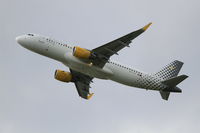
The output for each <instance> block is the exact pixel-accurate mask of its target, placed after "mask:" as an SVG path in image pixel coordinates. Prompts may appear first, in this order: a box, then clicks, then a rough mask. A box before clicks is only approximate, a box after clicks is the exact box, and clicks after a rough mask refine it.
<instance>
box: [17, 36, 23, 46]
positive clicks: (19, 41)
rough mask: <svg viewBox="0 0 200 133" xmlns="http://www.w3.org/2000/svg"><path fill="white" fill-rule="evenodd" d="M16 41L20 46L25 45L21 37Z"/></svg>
mask: <svg viewBox="0 0 200 133" xmlns="http://www.w3.org/2000/svg"><path fill="white" fill-rule="evenodd" d="M16 41H17V43H19V44H20V45H21V44H22V43H23V39H22V37H21V36H18V37H16Z"/></svg>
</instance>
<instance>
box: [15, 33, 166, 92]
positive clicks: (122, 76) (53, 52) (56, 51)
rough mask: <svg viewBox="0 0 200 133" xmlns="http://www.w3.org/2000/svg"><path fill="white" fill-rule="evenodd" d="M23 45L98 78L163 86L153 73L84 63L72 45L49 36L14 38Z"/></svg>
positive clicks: (138, 84) (113, 65)
mask: <svg viewBox="0 0 200 133" xmlns="http://www.w3.org/2000/svg"><path fill="white" fill-rule="evenodd" d="M16 40H17V42H18V43H19V44H21V45H22V46H23V47H25V48H27V49H29V50H31V51H33V52H36V53H38V54H41V55H44V56H47V57H49V58H52V59H55V60H57V61H59V62H62V63H63V64H64V65H66V66H68V67H69V68H70V69H72V70H75V71H78V72H80V73H83V74H86V75H89V76H91V77H96V78H100V79H110V80H113V81H116V82H119V83H121V84H125V85H128V86H133V87H138V88H144V89H151V90H160V89H163V88H165V86H164V85H162V84H161V83H160V82H161V81H162V79H161V78H159V77H156V76H155V75H150V74H146V73H143V72H139V71H137V70H134V69H132V68H129V67H127V66H124V65H121V64H119V63H115V62H113V61H108V62H107V63H106V64H105V66H104V67H103V68H99V67H96V66H94V65H92V64H88V63H85V62H84V61H83V60H82V59H79V58H77V57H75V56H73V55H72V53H73V47H72V46H69V45H67V44H64V43H61V42H59V41H56V40H54V39H51V38H49V37H44V36H39V35H35V34H34V35H33V34H28V35H23V36H19V37H17V38H16Z"/></svg>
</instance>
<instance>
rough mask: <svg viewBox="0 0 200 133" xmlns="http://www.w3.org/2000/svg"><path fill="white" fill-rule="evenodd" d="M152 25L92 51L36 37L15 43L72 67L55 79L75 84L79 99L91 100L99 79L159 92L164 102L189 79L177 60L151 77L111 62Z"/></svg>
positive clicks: (56, 72)
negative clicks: (96, 80)
mask: <svg viewBox="0 0 200 133" xmlns="http://www.w3.org/2000/svg"><path fill="white" fill-rule="evenodd" d="M150 25H151V23H149V24H148V25H146V26H144V27H143V28H141V29H139V30H136V31H134V32H131V33H129V34H127V35H125V36H122V37H120V38H118V39H116V40H114V41H111V42H109V43H107V44H105V45H102V46H100V47H97V48H95V49H92V50H88V49H85V48H81V47H79V46H70V45H68V44H66V43H63V42H61V41H57V40H55V39H52V38H50V37H45V36H41V35H37V34H26V35H22V36H18V37H16V40H17V42H18V43H19V44H20V45H21V46H23V47H24V48H26V49H28V50H31V51H33V52H36V53H38V54H40V55H43V56H47V57H49V58H52V59H55V60H57V61H59V62H61V63H63V64H64V65H65V66H67V67H69V70H70V72H67V71H63V70H56V71H55V75H54V77H55V79H57V80H59V81H62V82H66V83H68V82H72V83H74V84H75V86H76V89H77V91H78V94H79V96H80V97H82V98H84V99H90V98H91V97H92V95H93V93H90V90H89V89H90V83H91V82H93V81H92V80H93V78H99V79H106V80H112V81H115V82H118V83H121V84H124V85H128V86H132V87H137V88H142V89H146V90H156V91H159V92H160V94H161V97H162V99H164V100H168V98H169V95H170V93H171V92H176V93H181V92H182V90H181V89H180V88H178V87H177V85H178V84H179V83H180V82H182V81H183V80H185V79H186V78H187V77H188V76H187V75H180V76H178V73H179V71H180V69H181V67H182V65H183V63H182V62H181V61H178V60H175V61H173V62H171V63H170V64H168V65H166V66H165V67H164V68H163V69H161V70H160V71H158V72H156V73H153V74H148V73H144V72H140V71H138V70H135V69H133V68H130V67H127V66H124V65H122V64H119V63H116V62H114V61H111V59H110V58H111V56H112V55H118V52H119V51H120V50H121V49H123V48H125V47H129V45H130V44H131V42H132V40H133V39H135V38H136V37H137V36H139V35H140V34H142V33H143V32H144V31H146V30H147V28H148V27H149V26H150Z"/></svg>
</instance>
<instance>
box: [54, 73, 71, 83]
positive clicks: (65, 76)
mask: <svg viewBox="0 0 200 133" xmlns="http://www.w3.org/2000/svg"><path fill="white" fill-rule="evenodd" d="M54 78H55V79H57V80H59V81H62V82H71V81H72V74H71V73H70V72H65V71H62V70H56V71H55V75H54Z"/></svg>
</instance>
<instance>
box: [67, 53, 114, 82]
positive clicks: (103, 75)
mask: <svg viewBox="0 0 200 133" xmlns="http://www.w3.org/2000/svg"><path fill="white" fill-rule="evenodd" d="M64 57H65V59H66V60H65V62H63V63H64V64H65V65H66V66H68V67H69V68H71V69H73V70H75V71H78V72H81V73H83V74H86V75H88V76H91V77H96V78H100V79H108V78H109V76H110V75H112V72H111V71H110V70H109V69H106V68H105V69H101V68H98V67H95V66H92V65H90V64H87V63H85V62H83V61H81V60H80V59H78V58H76V57H74V56H73V55H71V54H70V53H68V54H65V56H64Z"/></svg>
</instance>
